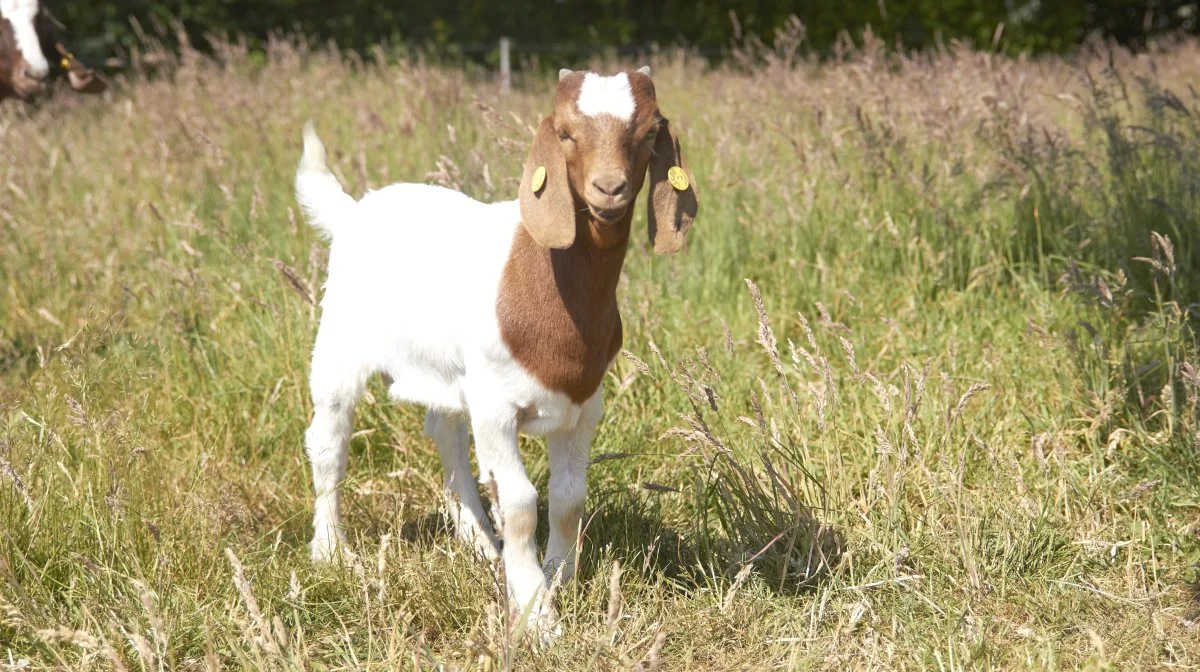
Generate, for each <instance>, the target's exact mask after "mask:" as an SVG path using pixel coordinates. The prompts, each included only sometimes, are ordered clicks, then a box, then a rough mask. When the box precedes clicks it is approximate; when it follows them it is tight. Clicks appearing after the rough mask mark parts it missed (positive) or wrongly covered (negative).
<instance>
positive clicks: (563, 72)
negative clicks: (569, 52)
mask: <svg viewBox="0 0 1200 672" xmlns="http://www.w3.org/2000/svg"><path fill="white" fill-rule="evenodd" d="M572 72H575V71H574V70H569V69H567V68H563V69H562V70H559V71H558V81H560V82H561V81H562V80H564V79H566V78H567V75H569V74H571V73H572Z"/></svg>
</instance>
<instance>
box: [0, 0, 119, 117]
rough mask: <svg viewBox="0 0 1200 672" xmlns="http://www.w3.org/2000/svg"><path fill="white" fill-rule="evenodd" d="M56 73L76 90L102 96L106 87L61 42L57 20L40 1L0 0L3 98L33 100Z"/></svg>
mask: <svg viewBox="0 0 1200 672" xmlns="http://www.w3.org/2000/svg"><path fill="white" fill-rule="evenodd" d="M48 57H49V58H52V59H54V60H53V61H50V60H48ZM55 71H62V72H63V73H65V74H66V76H67V81H68V82H69V83H70V85H71V88H72V89H75V90H76V91H80V92H83V93H100V92H101V91H103V90H104V89H105V88H106V85H105V83H104V80H102V79H100V78H99V77H98V76H97V75H96V73H95V72H93V71H92V70H91V69H89V68H88V67H86V66H85V65H83V63H80V62H79V60H78V59H76V58H75V56H74V55H73V54H71V52H69V51H67V48H66V47H64V46H63V44H62V43H61V42H59V41H58V39H57V31H56V26H55V22H54V19H53V18H52V17H51V16H50V15H49V13H47V12H46V11H45V9H44V8H42V7H41V6H40V4H39V3H38V2H37V0H0V99H3V98H6V97H8V96H10V95H15V96H17V97H18V98H22V99H25V100H29V99H31V98H34V97H35V96H37V95H38V94H40V93H42V92H43V91H45V89H46V83H47V80H48V79H49V78H50V77H51V75H53V74H54V72H55Z"/></svg>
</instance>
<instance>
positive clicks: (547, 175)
mask: <svg viewBox="0 0 1200 672" xmlns="http://www.w3.org/2000/svg"><path fill="white" fill-rule="evenodd" d="M659 164H661V165H659ZM672 168H674V171H675V173H676V177H675V182H674V183H675V185H676V186H675V187H671V186H670V185H669V184H668V185H667V190H666V191H661V190H660V189H659V186H660V184H659V183H666V180H667V177H668V176H667V173H668V171H670V170H671V169H672ZM648 169H649V174H650V177H651V185H652V187H651V189H652V191H653V192H654V193H652V195H651V204H650V205H651V208H650V226H651V232H650V237H651V240H652V241H653V242H654V244H655V249H656V250H658V251H659V252H664V253H666V252H673V251H675V250H677V249H678V248H679V247H681V246H682V244H683V236H684V234H685V233H686V231H687V228H688V227H689V226H690V225H691V223H692V219H693V218H694V217H695V213H696V195H695V188H694V185H693V184H692V183H693V182H694V180H692V179H691V174H690V173H688V172H687V166H686V164H685V163H684V161H683V156H682V153H681V151H680V148H679V142H678V139H677V138H676V137H675V134H674V132H673V131H672V130H671V127H670V124H669V122H668V121H667V120H666V118H665V117H663V115H662V114H661V112H660V111H659V108H658V100H657V98H656V97H655V91H654V82H653V81H651V79H650V69H649V68H641V69H639V70H636V71H632V72H621V73H618V74H616V75H613V76H611V77H605V76H601V75H597V74H595V73H592V72H587V73H584V72H572V71H570V70H563V71H561V72H560V73H559V83H558V89H557V92H556V94H555V101H554V113H553V114H552V115H551V116H549V117H546V118H545V119H543V120H542V123H541V125H540V126H539V128H538V135H537V138H536V139H535V140H534V146H533V149H532V150H531V152H530V156H529V160H528V161H527V162H526V166H525V175H524V177H523V178H522V183H521V192H520V197H521V213H522V219H523V220H524V222H525V226H526V229H527V230H529V232H530V234H531V235H532V236H533V237H534V239H535V240H537V242H539V243H540V244H542V245H543V246H546V247H560V248H561V247H569V246H570V245H571V244H572V243H573V241H574V237H575V215H576V214H586V215H587V216H588V218H589V219H590V221H591V222H592V223H593V225H594V226H597V227H601V228H614V227H622V226H623V227H626V228H625V230H627V227H628V224H629V220H630V215H631V212H630V209H631V208H632V206H633V203H634V201H635V200H636V198H637V196H638V193H639V192H640V191H641V189H642V185H643V184H644V182H645V178H646V175H647V170H648ZM683 175H686V178H681V177H680V176H683ZM668 221H669V222H670V223H671V226H670V232H669V233H670V234H671V236H672V237H674V238H673V239H672V240H670V241H668V240H667V238H668V236H667V235H666V234H667V233H668V231H667V227H665V226H664V227H663V230H662V231H661V232H660V231H658V224H659V223H663V224H665V223H666V222H668ZM660 234H661V235H660ZM617 239H619V240H620V241H621V242H623V241H624V234H623V233H622V235H621V236H618V237H617Z"/></svg>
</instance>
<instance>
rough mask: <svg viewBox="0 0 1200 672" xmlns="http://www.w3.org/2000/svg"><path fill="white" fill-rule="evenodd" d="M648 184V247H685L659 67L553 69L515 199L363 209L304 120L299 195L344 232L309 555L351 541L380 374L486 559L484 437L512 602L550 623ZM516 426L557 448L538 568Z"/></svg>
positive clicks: (454, 195)
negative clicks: (470, 436) (353, 464)
mask: <svg viewBox="0 0 1200 672" xmlns="http://www.w3.org/2000/svg"><path fill="white" fill-rule="evenodd" d="M647 173H648V175H649V178H650V195H649V208H648V212H649V215H648V223H649V226H648V234H649V239H650V242H651V243H652V245H653V246H654V249H655V251H657V252H659V253H662V254H669V253H673V252H675V251H677V250H679V249H680V248H681V247H682V246H683V244H684V242H685V236H686V233H687V230H688V228H689V227H690V226H691V224H692V222H693V220H694V218H695V216H696V212H697V208H698V200H697V194H696V187H695V182H694V179H693V178H692V175H691V173H690V172H689V171H688V168H687V164H686V163H685V162H684V159H683V155H682V153H681V149H680V144H679V140H678V138H677V136H676V134H675V132H674V130H673V129H672V127H671V124H670V122H669V121H667V119H666V118H665V117H664V116H663V115H662V114H661V113H660V111H659V108H658V104H657V101H656V97H655V89H654V83H653V82H652V80H651V78H650V69H649V68H648V67H643V68H641V69H639V70H637V71H632V72H621V73H618V74H616V75H613V76H607V77H606V76H601V75H598V74H596V73H592V72H587V73H584V72H572V71H570V70H562V71H560V73H559V83H558V87H557V92H556V95H555V102H554V111H553V113H552V114H551V115H550V116H548V117H545V118H544V119H542V120H541V123H540V124H539V126H538V129H537V135H536V137H535V139H534V141H533V146H532V149H531V151H530V153H529V155H528V159H527V161H526V163H525V166H524V173H523V175H522V178H521V184H520V188H519V192H518V198H517V200H513V201H507V202H498V203H481V202H479V201H476V200H473V199H472V198H470V197H468V196H466V195H464V194H462V193H459V192H456V191H452V190H449V189H445V188H442V187H436V186H431V185H423V184H393V185H391V186H388V187H385V188H383V189H380V190H378V191H370V192H368V193H367V194H366V195H364V196H363V197H362V199H361V200H359V201H355V200H354V199H353V198H351V197H350V196H349V195H347V194H346V192H345V191H344V190H343V189H342V186H341V184H340V183H339V182H338V180H337V179H336V178H335V177H334V176H333V174H332V173H331V172H330V171H329V169H328V167H327V166H326V162H325V149H324V146H323V145H322V144H321V141H320V140H319V139H318V137H317V135H316V133H315V132H314V131H313V129H312V125H311V122H310V123H309V124H306V126H305V129H304V154H303V158H302V159H301V161H300V165H299V168H298V170H297V174H296V185H295V187H296V196H297V200H298V201H299V203H300V205H301V206H302V208H303V210H304V211H305V212H306V214H307V216H308V219H309V220H310V221H311V223H312V224H314V225H315V227H316V228H318V229H319V230H320V231H321V232H323V233H325V234H326V235H328V236H329V237H330V238H331V239H332V243H331V246H330V256H329V268H328V279H327V282H326V285H325V290H324V297H323V299H322V301H321V310H322V314H321V321H320V325H319V327H318V330H317V336H316V342H315V345H314V348H313V355H312V369H311V375H310V385H311V392H312V399H313V418H312V424H311V425H310V426H309V428H308V430H307V432H306V434H305V445H306V448H307V452H308V456H309V459H310V460H311V463H312V470H313V485H314V487H315V490H316V503H315V507H314V517H313V528H314V534H313V539H312V543H311V551H312V557H313V559H314V560H316V561H325V560H329V559H331V558H333V557H334V556H335V555H336V554H337V553H338V552H339V551H341V550H343V549H344V543H345V537H344V534H343V531H342V528H341V507H340V499H339V492H338V488H339V485H340V484H341V482H342V481H343V479H345V477H346V464H347V444H348V442H349V440H350V434H351V431H352V423H353V419H354V407H355V404H356V402H357V401H358V399H359V397H360V395H361V394H362V393H363V389H364V387H365V384H366V381H367V379H368V377H369V376H371V375H372V374H375V373H382V374H383V375H384V376H385V380H388V381H389V383H388V384H389V396H390V397H391V398H392V399H393V400H396V401H403V402H411V403H417V404H422V405H424V406H426V407H427V415H426V419H425V433H426V435H427V436H429V437H431V438H432V439H433V441H434V442H435V443H436V445H437V448H438V452H439V453H440V456H441V461H442V467H443V470H444V487H445V497H446V504H447V506H448V508H449V512H450V517H451V519H452V520H453V523H454V525H455V530H456V535H457V537H458V538H459V539H460V540H462V541H463V542H465V543H467V544H469V545H472V546H473V547H474V548H475V549H477V550H478V551H479V552H481V553H482V554H484V555H486V556H488V557H491V558H494V557H497V554H498V551H497V548H498V547H499V546H500V544H499V543H498V541H497V536H496V534H495V533H494V532H493V530H492V527H491V525H490V523H489V520H488V517H487V515H486V514H485V512H484V508H483V504H482V502H481V500H480V496H479V490H478V488H477V486H476V484H475V481H474V479H473V478H472V476H471V466H470V461H469V454H468V440H467V430H468V427H470V429H471V430H472V431H473V433H474V437H475V455H476V461H477V462H478V466H479V472H480V479H479V480H480V482H481V483H483V484H484V485H485V486H487V485H492V484H494V486H495V492H496V495H497V499H498V501H497V502H494V505H495V507H496V511H497V513H498V514H499V515H498V516H497V519H498V520H499V521H501V524H502V526H503V527H502V530H501V534H500V536H501V537H502V538H503V544H502V546H503V551H502V553H500V555H501V556H502V559H503V562H504V567H505V571H506V576H507V580H508V590H509V594H510V596H511V598H512V599H513V600H514V601H515V603H516V604H515V606H516V608H517V609H518V610H521V609H525V608H529V609H531V612H530V613H531V614H532V615H533V618H534V619H535V620H536V623H537V625H538V626H539V627H540V632H541V633H542V634H543V635H550V634H553V633H555V632H557V627H558V626H557V624H556V622H557V615H556V613H555V609H554V607H553V604H552V598H551V596H550V590H549V589H550V585H551V583H549V582H548V581H553V579H554V577H555V575H556V574H558V573H561V574H558V576H560V577H561V579H562V580H563V581H568V580H570V579H571V578H572V577H573V575H574V574H575V568H576V562H577V559H576V551H577V549H576V546H577V544H578V543H579V538H580V534H581V530H580V520H581V515H582V513H583V506H584V498H585V495H586V492H587V479H586V471H587V467H588V462H589V451H590V446H591V442H592V436H593V434H594V433H595V430H596V426H597V424H598V423H599V421H600V417H601V414H602V407H603V403H602V401H601V381H602V378H603V376H604V374H605V372H606V371H607V370H608V367H609V366H610V364H611V363H612V360H613V358H614V356H615V355H616V354H617V352H618V351H619V350H620V348H621V316H620V314H619V312H618V310H617V300H616V289H617V283H618V279H619V277H620V273H621V266H622V264H623V262H624V259H625V251H626V247H627V242H628V240H629V236H630V224H631V220H632V218H633V211H634V204H635V202H636V200H637V196H638V194H639V192H640V191H641V189H642V186H643V183H644V181H645V178H646V176H647ZM518 432H521V433H526V434H536V435H544V436H546V437H547V450H548V459H549V465H550V491H549V513H550V536H549V541H548V544H547V547H546V553H545V559H544V562H542V563H540V564H539V563H538V558H537V548H536V542H535V539H534V532H535V530H536V527H537V490H536V489H535V488H534V486H533V484H532V483H530V480H529V477H528V476H527V475H526V472H525V467H524V464H523V463H522V459H521V454H520V452H519V451H518V448H517V435H518Z"/></svg>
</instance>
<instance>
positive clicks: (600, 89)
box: [576, 72, 637, 121]
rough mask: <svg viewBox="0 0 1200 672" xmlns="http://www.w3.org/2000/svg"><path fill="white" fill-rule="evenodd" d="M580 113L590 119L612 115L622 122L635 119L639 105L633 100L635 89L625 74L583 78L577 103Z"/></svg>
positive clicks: (585, 76)
mask: <svg viewBox="0 0 1200 672" xmlns="http://www.w3.org/2000/svg"><path fill="white" fill-rule="evenodd" d="M576 105H577V106H578V107H579V111H580V113H582V114H584V115H586V116H589V117H598V116H600V115H602V114H610V115H612V116H614V117H616V118H618V119H620V120H622V121H629V120H630V119H633V111H634V108H635V107H636V106H637V104H636V103H635V102H634V100H633V89H632V88H630V86H629V76H628V75H626V74H625V73H623V72H622V73H620V74H618V75H613V76H612V77H602V76H600V75H597V74H596V73H594V72H589V73H587V74H586V75H584V76H583V84H582V85H580V87H579V100H578V101H577V102H576Z"/></svg>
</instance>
